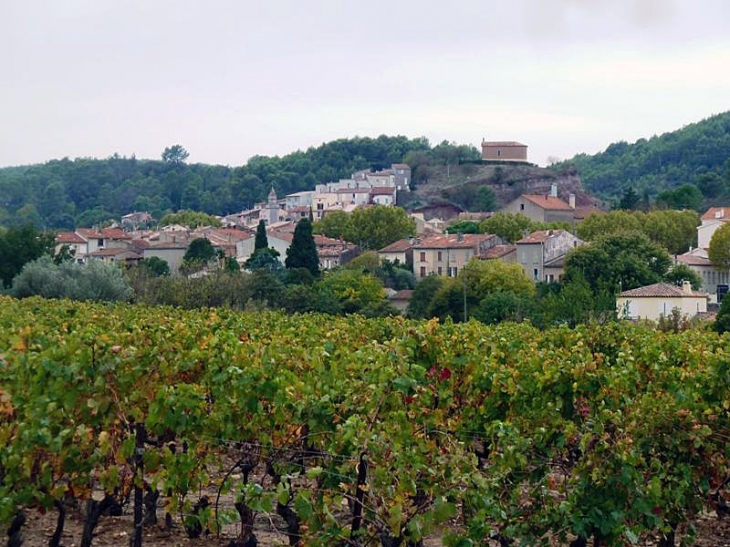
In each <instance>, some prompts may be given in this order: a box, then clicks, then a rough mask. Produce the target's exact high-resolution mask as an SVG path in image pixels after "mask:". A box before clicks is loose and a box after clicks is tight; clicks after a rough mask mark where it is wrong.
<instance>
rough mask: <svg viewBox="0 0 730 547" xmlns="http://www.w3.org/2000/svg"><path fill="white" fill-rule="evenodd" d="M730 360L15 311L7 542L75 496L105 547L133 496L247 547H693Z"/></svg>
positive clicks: (6, 395) (346, 324)
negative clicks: (280, 541) (275, 529)
mask: <svg viewBox="0 0 730 547" xmlns="http://www.w3.org/2000/svg"><path fill="white" fill-rule="evenodd" d="M727 348H728V339H727V338H722V337H718V336H717V335H716V334H714V333H709V332H700V331H691V332H686V333H683V334H665V333H659V332H655V331H651V330H647V329H645V328H641V327H638V326H632V325H627V324H613V325H607V326H589V327H581V328H578V329H574V330H571V329H567V328H558V329H553V330H549V331H544V332H541V331H538V330H536V329H534V328H532V327H530V326H529V325H526V324H523V325H516V324H511V325H501V326H498V327H485V326H483V325H480V324H476V323H468V324H462V325H454V324H451V323H446V324H439V323H438V322H435V321H432V322H410V321H406V320H403V319H401V318H393V319H378V320H366V319H363V318H361V317H358V316H351V317H345V318H334V317H324V316H318V315H302V316H293V317H287V316H284V315H281V314H277V313H257V314H238V313H234V312H230V311H225V310H200V311H181V310H177V309H172V308H146V307H134V306H128V305H101V304H85V303H71V302H65V301H47V300H42V299H27V300H24V301H17V300H13V299H10V298H0V522H2V523H4V524H5V525H6V526H11V525H12V523H13V521H14V520H15V521H16V524H17V518H18V515H19V510H20V509H30V508H40V509H43V510H51V509H54V508H55V509H56V510H58V511H59V516H61V515H62V514H63V507H64V504H65V503H67V502H68V500H69V499H75V500H79V501H83V502H84V503H86V504H87V520H89V521H90V522H89V523H88V525H87V529H88V540H87V544H90V543H91V537H92V532H93V527H94V526H95V522H93V520H94V519H93V518H92V517H94V515H96V517H97V518H98V514H97V513H99V511H100V509H99V504H101V503H107V504H111V503H115V502H120V501H121V502H122V503H126V501H127V500H129V499H131V498H133V497H134V498H135V499H136V501H137V505H138V506H139V510H138V512H137V513H136V515H135V522H136V523H137V524H138V525H139V526H141V520H140V519H141V518H142V516H143V513H142V507H141V506H142V504H143V503H144V505H145V508H146V509H145V511H144V518H145V523H150V522H154V520H155V518H156V510H155V505H156V500H158V499H161V500H164V513H165V515H166V518H167V519H169V520H181V521H182V524H183V525H184V526H185V528H186V529H187V531H188V533H189V534H191V535H194V534H200V533H201V531H202V530H205V529H208V530H211V531H212V532H213V533H216V532H217V531H219V530H220V526H221V525H222V524H225V523H227V522H229V521H231V520H235V521H237V522H239V528H240V536H239V538H238V541H239V543H238V544H239V545H246V544H247V543H246V542H250V541H252V538H253V536H255V529H254V527H253V522H254V521H253V519H254V516H255V514H256V513H260V512H267V513H271V514H278V515H279V517H280V518H281V522H284V523H285V526H286V532H287V534H288V537H289V539H290V542H291V544H292V545H293V544H297V543H302V544H306V545H322V546H325V545H337V544H343V545H363V546H364V545H375V544H378V545H383V546H388V545H419V544H421V542H422V540H423V538H424V537H426V536H427V535H431V534H435V533H438V534H439V535H440V536H441V537H442V540H443V542H444V544H445V545H453V546H457V545H458V546H467V545H478V544H485V543H486V541H487V539H489V538H492V539H495V540H498V541H500V542H502V544H504V545H509V544H515V545H517V544H520V543H523V544H539V543H541V542H548V541H560V542H564V543H566V544H567V543H568V542H572V544H573V545H585V544H586V542H587V541H588V540H589V539H592V541H593V542H594V544H595V545H623V544H625V543H637V542H639V541H643V540H644V539H646V538H648V537H650V536H651V537H656V538H659V541H660V543H661V542H663V543H662V544H663V545H671V544H673V542H674V535H675V532H676V530H677V528H678V527H679V526H680V525H682V524H684V523H686V522H687V521H690V520H691V519H692V518H693V517H694V516H695V515H697V514H698V513H699V512H700V511H701V510H703V509H705V508H708V507H714V508H716V509H718V510H722V508H723V507H724V505H723V503H724V502H723V498H722V496H723V491H724V487H725V485H726V484H727V483H728V481H729V479H728V477H730V469H729V468H728V457H729V456H730V455H729V454H728V449H727V446H728V442H727V441H728V435H729V434H730V428H729V427H728V425H729V424H728V420H729V418H730V415H729V414H728V409H729V408H730V390H729V388H730V375H729V373H730V371H729V368H730V359H729V358H728V357H729V356H728V349H727ZM211 486H212V487H214V489H215V490H216V491H217V493H216V496H215V497H211V496H206V497H202V496H201V495H200V494H199V493H200V492H201V491H203V490H205V489H210V488H211ZM100 491H103V492H104V494H105V497H104V498H103V500H101V501H100V500H99V496H92V495H93V494H94V492H100ZM135 493H136V496H135V495H134V494H135ZM143 494H144V497H143ZM231 494H233V495H235V496H236V504H235V507H236V511H235V512H230V511H229V512H228V513H226V512H225V511H221V510H219V508H218V504H217V503H216V501H217V498H219V497H220V496H221V495H231ZM145 502H146V503H145ZM59 526H61V527H62V519H61V518H59ZM139 526H138V528H137V529H135V531H134V532H137V531H138V529H139ZM52 541H53V540H52ZM82 544H83V542H82Z"/></svg>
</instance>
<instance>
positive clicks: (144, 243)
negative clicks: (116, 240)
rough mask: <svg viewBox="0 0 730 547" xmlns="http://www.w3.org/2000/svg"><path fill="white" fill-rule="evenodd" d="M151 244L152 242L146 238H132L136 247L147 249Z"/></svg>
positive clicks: (133, 245)
mask: <svg viewBox="0 0 730 547" xmlns="http://www.w3.org/2000/svg"><path fill="white" fill-rule="evenodd" d="M149 246H150V242H149V241H147V240H146V239H133V240H132V247H135V248H137V249H146V248H147V247H149Z"/></svg>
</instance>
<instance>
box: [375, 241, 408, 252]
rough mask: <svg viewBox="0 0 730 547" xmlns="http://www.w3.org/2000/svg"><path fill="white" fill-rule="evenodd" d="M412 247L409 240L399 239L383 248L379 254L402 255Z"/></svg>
mask: <svg viewBox="0 0 730 547" xmlns="http://www.w3.org/2000/svg"><path fill="white" fill-rule="evenodd" d="M412 246H413V243H411V240H410V239H399V240H398V241H396V242H395V243H391V244H390V245H388V246H387V247H383V248H382V249H380V250H379V251H378V252H379V253H403V252H405V251H407V250H408V249H410V248H411V247H412Z"/></svg>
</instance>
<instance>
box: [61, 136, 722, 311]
mask: <svg viewBox="0 0 730 547" xmlns="http://www.w3.org/2000/svg"><path fill="white" fill-rule="evenodd" d="M481 163H482V164H483V165H498V166H502V168H503V169H510V167H512V166H515V165H522V164H527V163H528V162H527V146H526V145H524V144H521V143H519V142H514V141H483V142H482V161H481ZM411 186H412V174H411V168H410V167H409V165H408V164H405V163H397V164H393V165H392V166H391V167H390V168H389V169H384V170H380V171H372V170H360V171H357V172H354V173H352V175H351V176H350V177H349V178H347V179H341V180H338V181H334V182H328V183H324V184H317V185H316V186H315V188H314V189H313V190H310V191H300V192H294V193H291V194H287V195H284V196H278V195H277V193H276V191H275V189H274V188H273V187H272V188H271V190H270V192H269V195H268V199H267V201H266V202H262V203H258V204H255V205H254V206H253V207H252V208H251V209H247V210H243V211H240V212H238V213H234V214H229V215H225V216H222V217H217V218H216V220H217V221H218V225H217V226H212V225H199V226H188V225H181V224H174V223H173V224H167V225H159V224H158V223H157V222H156V221H155V219H153V218H152V217H151V215H150V214H149V213H147V212H131V213H129V214H126V215H124V216H123V217H122V218H121V219H119V222H118V223H115V224H114V225H112V226H109V227H94V228H77V229H76V230H74V231H65V232H59V233H58V234H57V235H56V240H55V244H56V247H55V250H56V253H59V252H61V250H62V249H64V248H65V250H66V251H67V252H69V253H70V254H71V255H72V256H73V259H74V260H75V261H76V262H77V263H80V264H82V263H87V262H89V261H102V262H106V263H117V264H124V265H128V266H133V265H136V264H138V263H140V262H141V261H145V260H149V259H159V260H160V261H164V262H165V263H166V264H167V265H168V267H169V271H170V273H171V275H172V276H173V277H174V276H180V275H195V276H200V275H207V274H210V273H211V272H212V271H214V270H215V269H216V268H217V267H219V266H220V265H222V264H224V261H225V260H231V261H234V262H235V264H236V265H237V266H238V267H239V268H242V269H245V268H246V266H247V264H250V260H251V258H252V256H254V253H255V252H256V250H257V249H256V246H255V241H256V231H257V229H258V228H259V224H260V223H263V225H264V226H265V231H266V239H267V245H268V247H269V248H270V249H272V250H273V251H274V252H275V256H276V257H278V260H279V262H280V263H281V264H282V266H283V264H284V262H285V258H286V256H287V253H288V250H289V249H290V247H291V245H292V242H293V240H294V233H295V231H296V227H297V224H298V223H299V222H300V221H301V220H302V219H307V220H308V221H311V222H314V223H315V227H316V226H318V225H320V224H322V223H324V222H326V221H327V220H329V219H328V217H330V218H334V216H336V215H343V214H344V215H351V214H352V213H353V212H355V211H363V210H367V209H370V208H378V207H380V208H397V207H398V203H399V196H400V195H405V194H409V193H410V188H411ZM574 189H575V188H574V187H569V188H562V187H560V185H559V184H558V183H555V182H553V183H552V184H551V185H550V187H549V189H547V191H545V192H544V193H535V192H531V193H522V194H520V195H519V196H517V197H516V198H514V199H512V200H510V201H509V202H508V203H505V204H504V205H503V206H502V207H501V208H500V209H499V210H498V211H496V212H495V211H485V212H471V211H468V210H464V209H462V208H460V207H458V206H456V205H454V204H451V203H448V202H446V203H438V204H436V205H432V206H429V205H425V206H422V207H418V208H414V210H412V211H411V212H410V213H409V214H408V217H409V220H410V222H411V226H412V228H411V229H410V230H408V233H403V234H401V235H402V237H397V239H394V240H393V241H388V242H387V245H384V246H382V247H379V248H369V247H368V246H363V245H362V242H358V241H348V240H347V239H345V238H344V237H343V236H342V234H340V235H338V236H337V237H328V236H327V235H324V234H323V233H318V234H315V235H313V241H314V245H315V247H316V254H317V259H318V266H319V269H320V270H321V271H329V270H333V269H336V268H338V267H341V266H344V265H346V264H348V263H350V262H351V261H352V260H353V259H355V258H356V257H357V256H358V255H360V254H362V253H363V252H365V251H371V252H372V251H376V252H377V254H378V256H379V258H380V260H382V261H388V262H391V263H394V264H397V265H398V266H399V267H400V268H404V269H406V270H407V271H408V272H410V274H412V276H413V279H414V284H415V283H417V282H418V281H420V280H422V279H425V278H427V277H429V276H439V277H444V278H457V277H458V276H459V273H460V272H462V270H463V269H464V268H465V267H466V266H467V265H468V264H469V263H470V261H472V260H479V261H499V262H504V263H508V264H517V265H519V266H520V267H521V269H522V271H523V273H524V275H525V277H526V278H528V279H530V280H532V281H533V282H534V283H547V284H550V283H558V282H561V281H563V279H564V274H565V260H566V257H567V256H568V254H569V253H570V252H571V251H572V250H573V249H576V248H578V247H580V246H583V245H585V244H586V243H587V242H586V241H585V240H584V239H581V238H580V237H579V236H578V235H577V234H578V233H579V226H580V224H581V223H582V222H584V221H585V220H586V218H588V217H589V216H591V215H601V214H603V213H604V211H602V210H601V209H600V208H598V207H597V206H596V205H595V204H590V198H587V197H586V195H585V194H584V195H582V196H581V202H582V203H586V202H588V203H589V204H588V205H576V194H575V193H573V190H574ZM594 203H595V200H594ZM726 211H727V214H730V208H723V207H714V208H712V209H710V210H709V211H707V212H706V213H705V214H704V215H703V216H702V220H701V224H700V225H699V226H698V227H697V241H698V244H697V245H696V246H690V247H689V248H687V249H685V252H683V253H676V252H675V254H674V256H673V263H674V264H675V265H680V264H681V265H684V266H686V267H687V268H689V270H691V271H692V272H694V273H695V274H697V276H698V279H700V283H699V285H698V284H695V288H694V290H693V289H692V288H691V287H690V285H689V283H688V282H685V283H684V284H680V286H679V287H677V286H672V285H668V284H667V283H664V282H660V283H654V284H649V285H647V286H643V287H637V288H632V289H630V290H627V291H624V292H620V294H618V295H617V300H616V306H617V307H616V309H617V313H618V314H619V315H621V316H624V317H629V318H645V319H654V320H656V319H658V318H659V317H661V316H666V315H668V314H669V313H670V312H671V311H672V310H677V309H678V310H681V313H682V315H683V316H684V317H685V318H688V319H689V318H692V317H695V316H705V315H707V310H708V308H707V306H708V304H709V305H710V309H716V306H717V304H718V303H719V302H720V301H721V300H722V297H723V295H724V294H725V292H726V291H727V287H728V283H730V270H728V269H724V270H723V269H718V268H717V267H716V266H715V265H713V264H712V262H711V261H710V259H709V256H708V248H709V245H710V240H711V238H712V235H713V234H714V232H715V231H716V230H717V229H718V228H719V227H721V226H723V225H724V224H725V223H726V222H727V220H728V217H727V216H726ZM495 215H497V217H498V218H499V217H501V216H503V215H507V216H508V217H509V216H514V217H520V218H524V219H525V220H526V222H527V224H526V225H525V226H526V227H529V226H532V228H536V227H537V228H539V229H523V230H522V231H521V233H520V234H519V237H512V238H506V237H504V234H495V233H466V232H473V230H468V229H467V230H463V229H462V228H464V227H467V228H468V227H473V226H477V225H478V224H479V223H480V222H483V221H485V220H487V219H489V218H492V217H495ZM528 225H529V226H528ZM393 237H396V236H393ZM198 239H204V240H207V241H208V242H210V244H211V245H212V247H213V248H214V249H215V250H216V251H217V252H218V254H219V257H220V259H221V260H219V261H218V262H217V264H218V265H219V266H215V265H214V266H212V267H211V266H210V265H209V266H208V267H206V268H204V269H203V270H201V271H196V272H193V273H191V272H190V271H186V270H185V269H184V268H183V264H184V260H185V256H186V253H187V252H188V250H189V247H190V244H191V242H193V241H195V240H198ZM353 239H354V238H353ZM411 285H413V284H411ZM414 288H415V287H413V286H409V288H407V289H402V288H400V289H399V290H397V288H396V289H392V288H387V287H386V293H387V295H388V298H389V300H390V302H391V304H392V305H393V306H394V307H395V308H396V309H399V310H401V311H402V312H405V311H406V310H407V308H408V304H409V301H410V299H411V298H412V296H413V292H414V290H413V289H414ZM713 306H714V307H713Z"/></svg>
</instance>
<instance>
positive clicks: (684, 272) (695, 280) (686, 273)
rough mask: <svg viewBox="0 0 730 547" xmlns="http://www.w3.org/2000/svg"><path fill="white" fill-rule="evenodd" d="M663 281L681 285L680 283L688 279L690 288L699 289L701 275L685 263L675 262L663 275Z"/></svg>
mask: <svg viewBox="0 0 730 547" xmlns="http://www.w3.org/2000/svg"><path fill="white" fill-rule="evenodd" d="M664 281H666V282H667V283H671V284H672V285H677V286H679V287H681V286H682V283H684V282H685V281H689V282H690V283H691V284H692V289H693V290H695V291H699V290H700V288H701V287H702V277H700V274H698V273H697V272H696V271H694V270H693V269H692V268H690V267H689V266H687V264H675V265H674V266H672V268H671V269H670V270H669V271H668V272H667V273H666V275H665V276H664Z"/></svg>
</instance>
